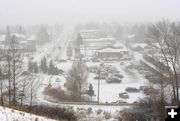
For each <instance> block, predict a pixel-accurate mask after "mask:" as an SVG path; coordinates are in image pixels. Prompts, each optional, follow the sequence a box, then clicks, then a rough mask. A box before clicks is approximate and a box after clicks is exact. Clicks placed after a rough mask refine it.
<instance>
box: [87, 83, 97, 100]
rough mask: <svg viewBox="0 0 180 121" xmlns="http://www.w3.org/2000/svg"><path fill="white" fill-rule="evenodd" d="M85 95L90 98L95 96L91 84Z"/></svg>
mask: <svg viewBox="0 0 180 121" xmlns="http://www.w3.org/2000/svg"><path fill="white" fill-rule="evenodd" d="M87 94H88V95H89V96H91V98H92V96H95V94H94V90H93V86H92V84H90V85H89V90H88V91H87Z"/></svg>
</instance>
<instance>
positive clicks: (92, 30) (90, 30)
mask: <svg viewBox="0 0 180 121" xmlns="http://www.w3.org/2000/svg"><path fill="white" fill-rule="evenodd" d="M97 31H99V30H96V29H84V30H80V33H83V32H97Z"/></svg>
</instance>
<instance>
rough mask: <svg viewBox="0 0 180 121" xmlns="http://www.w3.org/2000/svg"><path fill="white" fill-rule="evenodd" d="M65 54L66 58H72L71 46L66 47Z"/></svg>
mask: <svg viewBox="0 0 180 121" xmlns="http://www.w3.org/2000/svg"><path fill="white" fill-rule="evenodd" d="M66 53H67V56H68V58H69V59H70V58H71V56H72V47H71V46H68V48H67V52H66Z"/></svg>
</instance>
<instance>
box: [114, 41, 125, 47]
mask: <svg viewBox="0 0 180 121" xmlns="http://www.w3.org/2000/svg"><path fill="white" fill-rule="evenodd" d="M113 47H118V48H120V47H121V48H122V47H123V48H124V47H125V46H124V45H123V44H122V43H121V42H116V43H114V44H113Z"/></svg>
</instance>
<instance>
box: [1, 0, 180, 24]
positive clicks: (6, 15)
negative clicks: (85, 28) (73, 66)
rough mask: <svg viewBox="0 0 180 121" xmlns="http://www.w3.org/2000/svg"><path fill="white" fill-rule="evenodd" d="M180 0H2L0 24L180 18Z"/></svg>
mask: <svg viewBox="0 0 180 121" xmlns="http://www.w3.org/2000/svg"><path fill="white" fill-rule="evenodd" d="M179 5H180V1H179V0H0V19H1V20H0V25H6V24H55V23H74V22H87V21H99V22H112V21H116V22H151V21H157V20H160V19H162V18H166V19H170V20H175V21H176V20H179V19H180V16H178V15H179V13H180V7H179Z"/></svg>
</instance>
